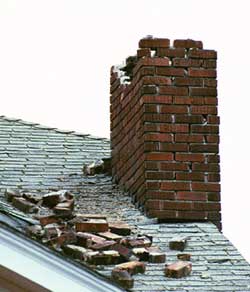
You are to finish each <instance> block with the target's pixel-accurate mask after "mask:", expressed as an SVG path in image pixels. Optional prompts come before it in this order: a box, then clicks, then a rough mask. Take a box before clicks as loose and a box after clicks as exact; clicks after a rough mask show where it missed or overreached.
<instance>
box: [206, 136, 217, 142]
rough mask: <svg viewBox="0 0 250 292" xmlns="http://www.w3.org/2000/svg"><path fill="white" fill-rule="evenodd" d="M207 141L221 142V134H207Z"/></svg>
mask: <svg viewBox="0 0 250 292" xmlns="http://www.w3.org/2000/svg"><path fill="white" fill-rule="evenodd" d="M206 141H207V143H217V144H219V142H220V136H219V135H207V136H206Z"/></svg>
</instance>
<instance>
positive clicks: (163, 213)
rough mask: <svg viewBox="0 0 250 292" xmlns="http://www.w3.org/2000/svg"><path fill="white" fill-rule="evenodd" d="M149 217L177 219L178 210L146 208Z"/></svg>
mask: <svg viewBox="0 0 250 292" xmlns="http://www.w3.org/2000/svg"><path fill="white" fill-rule="evenodd" d="M146 214H147V216H148V217H151V218H152V217H153V218H155V217H156V218H158V219H162V220H164V219H176V218H177V211H176V210H146Z"/></svg>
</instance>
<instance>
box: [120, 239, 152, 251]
mask: <svg viewBox="0 0 250 292" xmlns="http://www.w3.org/2000/svg"><path fill="white" fill-rule="evenodd" d="M120 243H121V244H123V245H125V246H128V247H131V248H134V247H149V246H151V244H152V239H151V238H149V237H147V236H138V237H137V238H124V239H122V240H121V241H120Z"/></svg>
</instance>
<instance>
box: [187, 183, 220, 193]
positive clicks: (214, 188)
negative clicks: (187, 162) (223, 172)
mask: <svg viewBox="0 0 250 292" xmlns="http://www.w3.org/2000/svg"><path fill="white" fill-rule="evenodd" d="M191 185H192V190H193V191H207V192H219V191H220V185H219V184H218V183H199V182H192V184H191Z"/></svg>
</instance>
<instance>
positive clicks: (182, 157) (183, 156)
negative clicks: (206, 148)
mask: <svg viewBox="0 0 250 292" xmlns="http://www.w3.org/2000/svg"><path fill="white" fill-rule="evenodd" d="M175 160H176V161H183V162H185V161H187V162H204V160H205V157H204V155H203V154H198V153H195V154H192V153H176V154H175Z"/></svg>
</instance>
